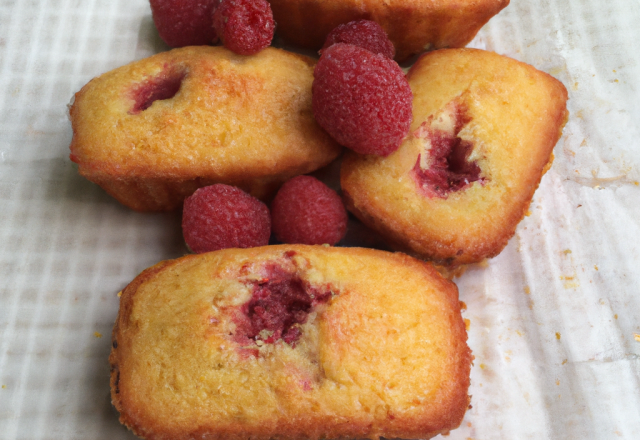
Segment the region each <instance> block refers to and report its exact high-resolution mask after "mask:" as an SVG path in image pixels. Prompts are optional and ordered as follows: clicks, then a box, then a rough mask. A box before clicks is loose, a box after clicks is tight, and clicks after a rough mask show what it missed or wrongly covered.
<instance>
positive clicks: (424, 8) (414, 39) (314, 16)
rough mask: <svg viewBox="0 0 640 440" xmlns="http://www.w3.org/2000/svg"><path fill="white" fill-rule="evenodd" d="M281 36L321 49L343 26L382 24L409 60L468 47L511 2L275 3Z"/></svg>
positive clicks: (279, 0) (287, 0)
mask: <svg viewBox="0 0 640 440" xmlns="http://www.w3.org/2000/svg"><path fill="white" fill-rule="evenodd" d="M269 3H271V8H272V9H273V16H274V18H275V21H276V23H278V27H277V29H276V32H277V33H278V35H281V36H282V37H283V38H284V39H285V40H287V41H290V42H291V43H294V44H296V45H299V46H303V47H307V48H311V49H319V48H320V47H322V45H323V44H324V40H325V38H326V37H327V34H328V33H329V32H330V31H331V30H332V29H333V28H335V27H336V26H337V25H339V24H342V23H347V22H349V21H352V20H357V19H363V18H364V19H368V20H374V21H376V22H378V23H379V24H380V25H381V26H382V27H383V28H384V29H385V31H386V32H387V34H388V35H389V38H390V39H391V41H392V42H393V44H394V46H395V48H396V59H397V60H399V61H402V60H405V59H407V58H409V57H410V56H412V55H415V54H418V53H421V52H423V51H424V50H425V49H440V48H444V47H464V46H465V45H466V44H467V43H468V42H469V41H471V40H472V39H473V37H474V36H475V35H476V33H477V32H478V31H479V30H480V28H481V27H482V26H484V24H485V23H486V22H487V21H489V19H490V18H491V17H493V16H494V15H496V14H497V13H498V12H500V11H501V10H502V9H503V8H505V7H506V6H507V5H508V4H509V0H394V1H383V0H329V1H318V0H270V2H269Z"/></svg>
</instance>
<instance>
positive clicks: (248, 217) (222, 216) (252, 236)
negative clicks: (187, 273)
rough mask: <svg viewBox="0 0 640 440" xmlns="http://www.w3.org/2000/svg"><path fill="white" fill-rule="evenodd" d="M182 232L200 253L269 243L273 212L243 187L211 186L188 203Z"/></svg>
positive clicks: (197, 192) (185, 205)
mask: <svg viewBox="0 0 640 440" xmlns="http://www.w3.org/2000/svg"><path fill="white" fill-rule="evenodd" d="M182 233H183V235H184V240H185V241H186V242H187V245H188V246H189V247H190V248H191V250H192V251H193V252H195V253H197V254H200V253H202V252H210V251H216V250H218V249H226V248H233V247H236V248H249V247H254V246H264V245H267V244H269V236H270V235H271V219H270V216H269V209H268V208H267V206H266V205H265V204H264V203H262V202H261V201H260V200H258V199H256V198H254V197H252V196H250V195H249V194H247V193H246V192H244V191H242V190H241V189H239V188H236V187H234V186H229V185H222V184H217V185H211V186H206V187H204V188H200V189H198V190H197V191H196V192H194V193H193V195H191V196H190V197H187V199H186V200H185V201H184V208H183V212H182Z"/></svg>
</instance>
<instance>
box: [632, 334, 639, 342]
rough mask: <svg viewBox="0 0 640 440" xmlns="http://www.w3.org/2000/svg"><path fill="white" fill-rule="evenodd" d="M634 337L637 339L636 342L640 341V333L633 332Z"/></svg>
mask: <svg viewBox="0 0 640 440" xmlns="http://www.w3.org/2000/svg"><path fill="white" fill-rule="evenodd" d="M633 339H635V340H636V342H640V335H639V334H637V333H634V334H633Z"/></svg>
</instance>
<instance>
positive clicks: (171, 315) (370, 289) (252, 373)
mask: <svg viewBox="0 0 640 440" xmlns="http://www.w3.org/2000/svg"><path fill="white" fill-rule="evenodd" d="M272 263H276V264H280V265H282V266H283V267H285V266H286V267H292V268H294V269H295V271H296V273H297V274H298V275H299V276H300V277H301V278H302V279H303V280H305V281H306V282H309V283H312V284H313V285H317V286H330V287H331V291H332V292H333V296H332V298H331V299H330V301H329V302H328V303H326V304H324V305H323V306H318V307H317V308H316V309H315V310H314V311H313V312H312V314H310V315H309V319H308V321H307V322H306V323H305V324H303V326H302V327H301V328H302V336H301V338H300V340H299V341H298V343H297V345H295V347H292V346H290V345H289V344H285V343H283V342H282V341H279V342H277V343H275V344H264V345H261V346H260V347H258V346H257V345H255V346H253V345H252V347H249V348H248V349H247V347H244V346H241V345H239V343H238V342H237V339H234V337H233V336H229V333H233V332H237V328H236V327H234V325H233V324H232V320H231V318H230V317H231V316H233V312H232V311H233V310H234V307H235V308H236V309H237V308H239V307H241V305H242V304H243V303H245V302H246V301H248V299H249V298H250V297H251V291H249V290H247V289H248V288H247V287H246V286H247V282H246V280H247V279H253V278H252V277H258V278H260V277H263V276H264V272H263V270H264V268H265V267H267V266H268V265H269V264H272ZM120 301H121V305H120V311H119V313H118V318H117V321H116V325H115V326H114V331H113V349H112V352H111V356H110V357H109V361H110V364H111V395H112V401H113V403H114V405H115V407H116V409H117V410H118V411H119V412H120V420H121V422H122V423H124V424H125V425H127V426H128V427H129V428H130V429H132V430H133V432H134V433H136V434H137V435H139V436H141V437H144V438H148V439H165V438H167V439H168V438H171V439H187V438H196V437H197V438H200V437H202V438H207V439H223V438H224V439H249V438H251V439H265V440H266V439H270V438H278V439H302V438H310V439H318V438H338V437H351V438H363V437H368V438H378V437H379V436H384V437H387V438H395V437H400V438H430V437H433V436H435V435H437V434H439V433H444V432H447V431H449V430H451V429H454V428H456V427H457V426H459V424H460V423H461V421H462V417H463V416H464V413H465V410H466V409H467V406H468V404H469V397H468V395H467V390H468V387H469V372H470V364H471V353H470V350H469V348H468V347H467V344H466V338H467V335H466V329H465V325H464V322H463V320H462V317H461V315H460V303H459V302H458V291H457V288H456V287H455V285H454V284H453V283H451V282H450V281H448V280H445V279H444V278H442V277H441V276H440V275H439V274H438V273H437V271H436V270H435V269H434V268H433V267H432V266H431V265H429V264H426V263H423V262H421V261H418V260H415V259H413V258H411V257H408V256H406V255H403V254H392V253H388V252H382V251H376V250H372V249H358V248H330V247H323V246H302V245H285V246H269V247H262V248H253V249H242V250H240V249H228V250H224V251H218V252H213V253H209V254H200V255H196V256H188V257H184V258H181V259H178V260H174V261H171V262H164V263H160V264H159V265H156V266H154V267H152V268H150V269H148V270H146V271H144V272H143V273H142V274H140V275H139V276H138V277H137V278H136V279H135V280H134V281H133V282H132V283H131V284H130V285H129V286H127V288H126V289H125V290H124V292H123V294H122V296H121V299H120ZM242 347H244V349H243V348H242ZM249 349H250V350H249ZM249 351H251V353H253V354H247V353H249Z"/></svg>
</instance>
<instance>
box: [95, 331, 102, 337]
mask: <svg viewBox="0 0 640 440" xmlns="http://www.w3.org/2000/svg"><path fill="white" fill-rule="evenodd" d="M93 336H95V337H96V338H101V337H102V333H100V332H93Z"/></svg>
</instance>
